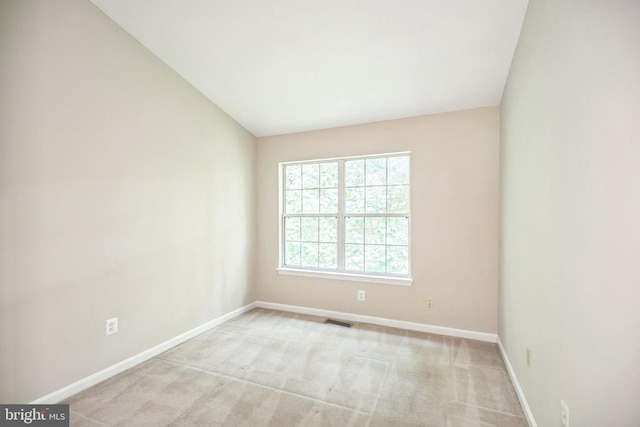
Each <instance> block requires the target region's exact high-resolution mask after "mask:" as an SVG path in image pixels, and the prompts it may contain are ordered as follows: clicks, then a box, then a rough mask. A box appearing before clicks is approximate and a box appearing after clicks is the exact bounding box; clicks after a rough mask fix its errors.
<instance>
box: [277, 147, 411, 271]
mask: <svg viewBox="0 0 640 427" xmlns="http://www.w3.org/2000/svg"><path fill="white" fill-rule="evenodd" d="M282 168H283V169H282V179H283V180H284V182H283V185H282V188H281V190H282V196H281V197H282V198H283V199H282V200H281V204H282V206H283V215H284V218H283V222H282V227H283V230H282V236H281V240H282V245H283V247H282V248H281V251H282V255H283V261H282V262H283V266H284V265H288V266H292V267H305V268H309V269H322V270H335V271H338V270H340V271H348V272H352V273H360V274H366V273H371V274H383V275H384V274H393V275H408V274H409V269H410V261H409V252H410V248H409V240H410V239H409V221H410V219H409V215H410V212H409V209H410V202H411V201H410V196H409V193H410V157H409V155H406V154H398V155H395V156H392V157H384V156H380V155H378V156H375V157H362V158H349V159H340V160H318V161H315V162H309V163H305V162H301V163H298V164H286V165H284V166H282ZM339 181H340V182H339ZM339 186H340V187H339ZM339 220H340V221H344V222H342V223H339V222H338V221H339ZM339 232H340V233H342V232H344V234H340V235H339ZM338 266H339V267H338Z"/></svg>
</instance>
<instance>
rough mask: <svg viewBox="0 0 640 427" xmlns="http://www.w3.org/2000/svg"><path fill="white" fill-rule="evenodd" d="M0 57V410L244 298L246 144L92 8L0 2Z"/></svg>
mask: <svg viewBox="0 0 640 427" xmlns="http://www.w3.org/2000/svg"><path fill="white" fill-rule="evenodd" d="M0 57H1V58H2V61H1V65H0V68H1V74H0V402H4V403H9V402H16V403H17V402H23V403H24V402H28V401H31V400H34V399H36V398H39V397H42V396H44V395H46V394H48V393H50V392H53V391H55V390H57V389H59V388H61V387H63V386H66V385H69V384H71V383H73V382H74V381H77V380H79V379H81V378H83V377H86V376H87V375H89V374H92V373H94V372H97V371H99V370H101V369H103V368H105V367H108V366H110V365H113V364H114V363H116V362H118V361H121V360H123V359H125V358H127V357H130V356H132V355H135V354H137V353H139V352H141V351H143V350H146V349H148V348H150V347H152V346H154V345H156V344H159V343H161V342H163V341H165V340H167V339H169V338H172V337H175V336H176V335H178V334H180V333H182V332H185V331H187V330H189V329H192V328H194V327H196V326H199V325H201V324H203V323H205V322H206V321H208V320H210V319H213V318H216V317H217V316H219V315H222V314H224V313H226V312H229V311H231V310H233V309H235V308H238V307H240V306H242V305H244V304H247V303H249V302H252V301H254V300H255V293H254V291H253V289H252V288H251V287H250V286H249V269H250V267H251V265H252V263H253V262H252V259H251V253H252V246H251V241H252V237H251V235H252V234H253V233H252V229H251V227H252V225H253V223H254V222H253V218H252V211H253V210H254V206H253V189H252V185H253V177H252V163H253V154H254V152H253V150H254V138H253V137H252V135H250V134H249V133H248V132H246V131H245V130H244V129H242V128H241V127H240V126H239V125H238V124H236V123H235V122H234V121H233V120H231V119H230V118H229V117H228V116H227V115H226V114H224V113H223V112H222V111H221V110H219V109H218V108H217V107H216V106H215V105H213V104H212V103H211V102H209V101H208V100H207V99H205V98H204V97H203V96H202V95H201V94H199V93H198V92H196V91H195V90H194V89H193V88H192V87H191V86H190V85H189V84H187V83H186V82H185V81H183V80H182V79H181V78H179V77H178V76H177V75H176V74H175V73H174V72H173V71H171V70H170V69H169V68H167V67H166V66H165V65H164V64H163V63H161V62H160V61H159V60H158V59H157V58H155V57H154V56H153V55H152V54H151V53H149V52H148V51H147V50H145V49H144V48H143V47H142V46H141V45H139V44H138V43H137V42H136V41H134V40H133V39H132V38H131V37H130V36H129V35H128V34H126V33H125V32H124V31H123V30H122V29H120V28H119V27H118V26H116V25H115V24H114V23H113V22H111V21H110V20H109V19H108V18H106V17H105V16H104V15H103V14H102V13H101V12H100V11H98V9H96V8H95V7H94V6H93V5H92V4H91V3H89V2H88V1H84V0H59V1H48V0H41V1H32V0H29V1H22V0H20V1H18V0H15V1H2V2H0ZM115 316H117V317H119V319H120V332H119V333H118V334H116V335H112V336H109V337H106V336H105V320H106V319H107V318H110V317H115Z"/></svg>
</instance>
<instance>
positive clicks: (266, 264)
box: [256, 107, 499, 333]
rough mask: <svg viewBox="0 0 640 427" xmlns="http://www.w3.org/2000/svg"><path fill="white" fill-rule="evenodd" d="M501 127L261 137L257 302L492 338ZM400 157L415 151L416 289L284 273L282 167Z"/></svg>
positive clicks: (451, 119)
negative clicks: (361, 295)
mask: <svg viewBox="0 0 640 427" xmlns="http://www.w3.org/2000/svg"><path fill="white" fill-rule="evenodd" d="M498 121H499V117H498V108H497V107H492V108H483V109H477V110H469V111H462V112H456V113H448V114H440V115H434V116H422V117H417V118H410V119H403V120H393V121H386V122H378V123H372V124H368V125H362V126H352V127H345V128H337V129H330V130H324V131H316V132H306V133H299V134H291V135H284V136H274V137H266V138H258V139H257V142H256V179H257V181H256V191H257V196H256V197H257V206H258V211H257V218H258V224H257V251H256V262H257V264H256V280H257V289H258V299H259V300H263V301H269V302H277V303H284V304H293V305H301V306H306V307H314V308H321V309H327V310H337V311H344V312H349V313H357V314H365V315H371V316H379V317H386V318H391V319H398V320H406V321H412V322H421V323H427V324H433V325H441V326H447V327H452V328H461V329H468V330H474V331H482V332H489V333H496V332H497V286H498V285H497V280H498V265H497V260H498V228H499V225H498V209H499V196H498V188H499V179H498V172H499V165H498V162H499V159H498V154H499V143H498V133H499V128H498ZM400 151H411V182H412V186H413V187H412V195H411V196H412V197H411V203H412V211H411V214H412V219H411V221H412V222H411V242H412V273H413V279H414V281H413V285H412V286H410V287H404V286H394V285H386V284H372V283H362V282H352V281H343V280H333V279H319V278H309V277H300V276H286V275H279V274H278V273H277V272H276V268H277V267H278V162H286V161H295V160H310V159H322V158H331V157H339V156H354V155H366V154H377V153H390V152H400ZM358 289H362V290H365V291H366V301H365V302H358V301H356V291H357V290H358ZM427 296H433V298H434V306H433V308H431V309H427V308H426V298H427Z"/></svg>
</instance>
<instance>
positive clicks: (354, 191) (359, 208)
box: [344, 187, 364, 213]
mask: <svg viewBox="0 0 640 427" xmlns="http://www.w3.org/2000/svg"><path fill="white" fill-rule="evenodd" d="M344 200H345V209H346V211H347V212H348V213H362V212H364V187H347V188H346V189H345V195H344Z"/></svg>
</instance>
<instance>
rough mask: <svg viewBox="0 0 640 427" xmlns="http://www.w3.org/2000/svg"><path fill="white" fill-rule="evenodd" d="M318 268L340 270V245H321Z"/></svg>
mask: <svg viewBox="0 0 640 427" xmlns="http://www.w3.org/2000/svg"><path fill="white" fill-rule="evenodd" d="M318 261H319V262H318V266H319V267H322V268H338V245H337V244H335V243H321V244H320V259H319V260H318Z"/></svg>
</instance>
